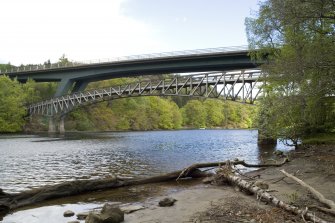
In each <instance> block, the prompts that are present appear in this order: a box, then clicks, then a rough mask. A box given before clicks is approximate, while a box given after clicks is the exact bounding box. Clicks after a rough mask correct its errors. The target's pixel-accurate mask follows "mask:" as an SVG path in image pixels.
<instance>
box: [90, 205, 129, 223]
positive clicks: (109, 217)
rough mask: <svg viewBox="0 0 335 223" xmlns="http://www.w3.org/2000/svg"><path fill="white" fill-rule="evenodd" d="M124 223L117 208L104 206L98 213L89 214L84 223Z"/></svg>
mask: <svg viewBox="0 0 335 223" xmlns="http://www.w3.org/2000/svg"><path fill="white" fill-rule="evenodd" d="M123 221H124V213H123V212H122V211H121V209H120V208H119V207H116V206H115V205H112V204H105V205H104V206H103V207H102V210H101V212H100V213H97V212H90V213H89V215H88V216H87V218H86V220H85V223H120V222H123Z"/></svg>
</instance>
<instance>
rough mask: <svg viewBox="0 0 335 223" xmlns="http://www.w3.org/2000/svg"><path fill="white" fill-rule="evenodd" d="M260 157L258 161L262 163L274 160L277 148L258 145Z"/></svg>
mask: <svg viewBox="0 0 335 223" xmlns="http://www.w3.org/2000/svg"><path fill="white" fill-rule="evenodd" d="M257 147H258V151H259V155H258V159H259V160H260V161H263V162H266V161H267V160H270V159H273V157H274V154H273V152H274V151H276V149H277V146H276V145H265V144H262V145H257Z"/></svg>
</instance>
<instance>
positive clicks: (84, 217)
mask: <svg viewBox="0 0 335 223" xmlns="http://www.w3.org/2000/svg"><path fill="white" fill-rule="evenodd" d="M89 213H90V212H81V213H78V214H77V219H78V220H85V219H86V218H87V216H88V215H89Z"/></svg>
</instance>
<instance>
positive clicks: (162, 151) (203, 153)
mask: <svg viewBox="0 0 335 223" xmlns="http://www.w3.org/2000/svg"><path fill="white" fill-rule="evenodd" d="M276 149H281V150H289V149H290V148H288V147H285V146H284V145H282V144H280V143H279V144H278V145H277V146H276V147H270V148H269V147H267V148H260V147H258V146H257V130H178V131H149V132H103V133H87V132H86V133H68V134H66V135H65V136H62V137H48V136H43V135H2V136H0V188H2V189H3V190H4V191H5V192H11V193H17V192H19V191H22V190H27V189H29V188H34V187H40V186H42V185H50V184H55V183H59V182H64V181H71V180H76V179H94V178H103V177H107V176H110V175H114V176H122V177H138V176H152V175H155V174H159V173H166V172H170V171H174V170H178V169H182V168H184V167H187V166H189V165H191V164H193V163H196V162H214V161H224V160H227V159H234V158H238V159H244V160H246V161H247V162H250V163H259V161H260V159H266V158H270V157H271V156H272V153H273V151H274V150H276ZM74 203H75V202H74ZM73 208H74V207H73ZM12 217H13V216H12ZM14 217H15V214H14ZM5 219H6V218H5ZM7 219H8V218H7ZM9 219H10V218H9ZM5 222H6V221H5ZM8 222H12V221H8ZM13 222H14V221H13ZM37 222H38V221H37Z"/></svg>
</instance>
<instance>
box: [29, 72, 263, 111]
mask: <svg viewBox="0 0 335 223" xmlns="http://www.w3.org/2000/svg"><path fill="white" fill-rule="evenodd" d="M262 76H263V74H262V72H261V71H260V70H245V71H244V70H243V71H235V72H206V73H197V74H192V75H183V76H182V75H175V76H173V77H169V78H165V79H158V80H150V79H149V80H141V81H139V82H137V83H130V84H125V85H118V86H111V87H108V88H103V89H94V90H88V91H82V92H75V93H71V94H68V95H64V96H59V97H55V98H52V99H49V100H46V101H42V102H39V103H36V104H32V105H30V106H29V107H28V112H29V115H44V116H50V117H64V116H65V114H67V113H69V112H71V111H72V110H73V109H75V108H76V107H79V106H85V105H89V104H92V103H97V102H101V101H108V100H115V99H120V98H127V97H138V96H189V97H206V98H222V99H223V100H232V101H239V102H242V103H249V104H253V103H254V101H255V100H256V98H257V97H258V96H259V95H260V94H261V93H262V88H261V85H262Z"/></svg>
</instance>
